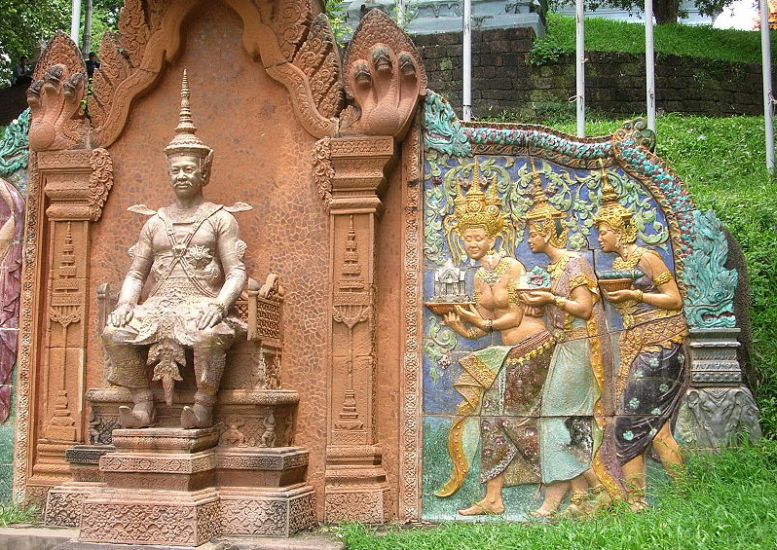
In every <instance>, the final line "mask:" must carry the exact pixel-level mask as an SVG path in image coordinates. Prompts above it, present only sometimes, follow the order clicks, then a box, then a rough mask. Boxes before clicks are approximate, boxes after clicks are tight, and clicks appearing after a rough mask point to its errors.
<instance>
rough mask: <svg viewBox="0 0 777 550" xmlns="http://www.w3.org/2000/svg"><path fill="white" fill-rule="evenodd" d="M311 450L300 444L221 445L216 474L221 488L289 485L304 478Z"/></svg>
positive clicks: (217, 450) (217, 452)
mask: <svg viewBox="0 0 777 550" xmlns="http://www.w3.org/2000/svg"><path fill="white" fill-rule="evenodd" d="M308 455H309V453H308V451H306V450H305V449H302V448H300V447H276V448H270V449H261V448H260V449H257V448H250V447H219V448H218V449H216V473H217V478H218V484H219V486H221V487H267V488H274V487H286V486H290V485H295V484H298V483H302V482H304V481H305V475H306V473H307V466H308Z"/></svg>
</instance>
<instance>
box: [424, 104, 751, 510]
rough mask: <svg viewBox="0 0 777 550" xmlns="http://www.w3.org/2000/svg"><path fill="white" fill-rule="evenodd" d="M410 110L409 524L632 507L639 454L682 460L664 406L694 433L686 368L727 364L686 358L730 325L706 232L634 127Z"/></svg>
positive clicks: (642, 464)
mask: <svg viewBox="0 0 777 550" xmlns="http://www.w3.org/2000/svg"><path fill="white" fill-rule="evenodd" d="M425 115H426V125H425V145H426V147H425V159H424V213H423V223H424V243H423V244H424V264H423V277H424V279H423V289H424V303H425V306H426V307H425V308H424V318H423V321H424V340H423V416H424V419H423V420H424V422H423V427H424V435H423V466H422V468H423V489H424V498H423V513H422V515H423V517H424V518H425V519H428V520H442V519H451V518H460V519H471V518H483V517H487V516H500V517H503V518H507V519H515V520H522V519H532V518H536V517H540V518H541V517H547V516H551V515H554V514H558V513H561V514H565V515H567V516H570V517H578V516H581V515H584V514H587V513H591V512H592V511H594V510H597V509H601V508H605V507H607V506H608V505H609V504H610V503H611V502H612V501H614V500H626V501H627V502H628V503H629V505H630V506H631V507H632V508H633V509H635V510H638V509H642V508H644V507H647V506H648V505H649V500H648V491H649V490H650V487H649V486H648V485H649V484H648V483H647V482H646V480H647V479H648V476H647V470H648V467H651V468H655V466H653V465H651V463H652V462H653V460H652V458H653V457H655V458H656V459H657V461H656V463H658V464H661V465H662V466H663V469H664V470H665V471H666V472H667V473H668V474H670V475H673V474H675V473H676V472H678V471H679V470H681V469H682V467H683V462H682V456H681V454H680V448H679V444H678V442H677V439H676V438H675V436H674V433H673V431H674V425H675V423H676V418H677V415H678V412H679V411H680V409H681V408H684V411H683V412H684V414H685V415H686V416H687V417H689V418H690V417H693V419H691V420H689V421H686V422H685V425H686V426H687V425H689V424H692V423H693V421H696V423H697V424H699V425H701V424H705V425H709V424H710V421H709V419H706V420H705V419H701V418H699V416H698V414H696V413H694V412H689V408H688V406H687V405H684V404H683V398H684V396H685V395H686V387H687V385H688V383H689V381H691V379H692V378H693V377H692V372H695V371H696V370H700V369H701V370H703V369H705V368H706V369H707V370H713V371H715V370H721V369H726V368H729V369H733V368H734V367H736V368H738V364H736V365H724V364H723V363H725V362H726V361H722V362H721V361H719V362H718V363H716V365H711V364H709V362H707V364H703V363H704V361H703V359H704V358H701V359H700V361H697V362H696V363H698V365H696V366H697V367H698V368H695V367H692V365H691V363H692V357H691V355H690V354H689V347H688V343H689V338H691V337H692V333H693V332H694V331H696V332H697V333H698V332H699V331H704V330H706V331H707V333H705V334H709V331H710V330H713V331H715V330H718V331H720V330H723V331H725V330H726V327H734V326H735V319H734V318H733V313H732V309H731V308H732V302H733V296H734V292H735V289H736V283H737V281H736V279H737V274H736V272H734V271H731V270H726V269H725V267H724V263H725V261H726V260H725V259H726V257H727V252H728V249H727V248H726V246H727V245H726V243H725V238H724V239H723V242H720V234H717V235H714V231H711V230H710V226H711V225H714V224H715V223H717V224H718V226H719V225H720V224H719V221H717V220H716V218H714V214H708V215H703V214H701V213H700V212H698V211H696V210H694V207H693V204H692V202H691V200H690V197H689V196H688V194H687V192H685V190H684V186H683V185H682V182H680V181H679V180H678V179H677V177H676V176H675V175H674V174H673V173H672V172H671V171H670V170H669V169H668V168H666V167H665V165H663V163H661V161H660V160H659V159H658V158H657V157H655V156H654V155H653V154H652V153H651V152H650V150H649V146H650V145H651V143H654V136H653V135H652V133H651V132H649V131H647V130H645V129H644V126H642V125H640V124H639V123H637V124H627V125H626V126H625V127H624V128H623V129H622V130H621V131H620V132H619V133H618V134H616V135H615V136H611V137H608V138H595V139H588V140H577V139H576V138H572V137H570V136H564V135H561V134H557V133H554V132H553V131H551V130H549V129H546V128H540V127H531V126H511V127H500V128H488V127H484V126H478V125H471V126H464V125H462V124H460V123H459V122H458V121H457V120H455V118H454V116H453V114H452V111H450V107H449V106H448V105H447V103H445V102H444V101H443V100H441V99H440V98H439V96H435V95H434V94H431V95H430V96H429V98H428V99H427V103H426V113H425ZM646 146H648V147H646ZM689 269H690V271H691V273H688V270H689ZM713 280H714V281H715V283H716V284H717V285H718V287H719V288H720V289H721V291H720V292H719V294H722V295H718V296H715V297H713V296H710V295H709V291H708V290H704V289H705V288H706V287H708V285H709V284H710V283H711V282H712V281H713ZM702 295H704V296H702ZM686 315H687V316H688V318H690V319H692V320H693V323H692V324H691V326H690V327H689V323H688V321H687V320H686ZM712 327H717V328H712ZM714 334H715V335H716V336H715V337H716V338H718V339H720V338H724V335H722V334H720V333H718V332H715V333H714ZM729 336H730V335H729ZM697 337H698V335H697ZM729 343H730V346H729V347H733V348H735V347H736V345H738V344H736V338H735V336H734V337H733V344H732V343H731V342H729ZM697 347H698V346H697ZM697 354H698V351H697ZM718 359H723V358H720V357H719V358H718ZM734 362H735V361H734ZM733 378H734V377H732V378H731V379H732V380H733ZM740 380H741V378H737V379H736V383H738V382H739V381H740ZM697 385H698V384H697ZM701 386H704V384H700V388H701V389H700V391H702V392H707V393H709V391H707V390H705V389H703V388H702V387H701ZM718 389H719V388H718ZM739 390H740V391H741V390H742V388H741V387H740V388H739ZM745 391H747V390H746V388H745ZM747 395H748V396H749V399H750V401H751V402H752V395H751V394H749V391H747ZM753 407H754V405H753ZM698 409H699V407H696V409H694V410H695V411H697V410H698ZM694 414H696V416H694ZM712 423H713V424H715V421H713V422H712ZM734 424H738V425H739V424H741V425H742V427H743V429H746V430H747V431H749V432H751V433H752V434H755V433H756V432H757V420H756V421H755V427H754V428H753V427H752V423H751V427H750V428H747V426H745V424H747V421H744V420H741V419H739V418H738V419H735V422H734ZM686 431H687V432H688V433H696V432H698V431H699V429H698V426H695V427H691V428H689V429H688V430H686ZM702 431H703V430H702ZM686 439H693V437H686ZM697 439H699V438H697ZM662 475H663V474H662Z"/></svg>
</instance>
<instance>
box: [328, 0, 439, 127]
mask: <svg viewBox="0 0 777 550" xmlns="http://www.w3.org/2000/svg"><path fill="white" fill-rule="evenodd" d="M344 78H345V89H346V92H347V93H348V96H349V98H353V100H354V101H355V103H356V107H353V106H352V107H349V108H348V109H347V110H346V111H345V112H344V113H343V120H342V123H341V133H342V134H349V135H352V134H365V135H379V136H394V137H396V138H399V139H401V138H402V137H404V134H405V133H406V132H407V129H408V127H409V126H410V123H411V121H412V118H413V113H414V112H415V109H416V107H417V105H418V101H419V98H421V97H423V96H424V95H426V82H427V81H426V73H425V72H424V69H423V63H422V61H421V57H420V55H419V54H418V51H417V50H416V49H415V46H414V45H413V43H412V41H411V40H410V38H408V36H407V35H406V34H405V33H404V32H402V30H401V29H400V28H399V27H397V26H396V25H395V24H394V22H393V21H392V20H391V19H390V18H389V17H388V16H387V15H386V14H384V13H383V12H382V11H380V10H371V11H370V12H369V13H368V14H367V15H366V16H365V17H364V19H362V22H361V24H360V25H359V28H358V29H356V32H355V33H354V37H353V42H352V43H351V46H350V47H349V48H348V52H347V54H346V62H345V71H344Z"/></svg>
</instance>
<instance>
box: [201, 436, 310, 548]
mask: <svg viewBox="0 0 777 550" xmlns="http://www.w3.org/2000/svg"><path fill="white" fill-rule="evenodd" d="M216 463H217V476H218V484H219V487H220V489H219V496H220V498H221V534H222V536H224V537H231V536H248V535H250V536H273V537H288V536H291V535H293V534H294V533H296V532H297V531H300V530H302V529H308V528H310V527H312V526H313V525H315V523H316V517H315V502H314V497H315V493H314V491H313V488H312V487H311V486H310V485H307V484H306V483H305V476H306V474H307V465H308V452H307V451H306V450H304V449H300V448H298V447H280V448H272V449H259V448H247V447H226V448H220V449H218V451H217V452H216Z"/></svg>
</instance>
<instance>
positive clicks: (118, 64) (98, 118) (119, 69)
mask: <svg viewBox="0 0 777 550" xmlns="http://www.w3.org/2000/svg"><path fill="white" fill-rule="evenodd" d="M125 9H126V8H125ZM121 52H122V46H121V42H120V39H119V35H118V34H116V33H112V32H107V33H105V35H104V36H103V39H102V42H101V43H100V69H99V70H97V71H95V73H94V78H93V79H92V94H91V95H90V96H89V99H88V105H89V118H91V119H92V125H93V127H95V128H102V127H103V126H104V125H105V124H106V122H107V117H108V114H109V112H110V107H111V101H112V100H113V94H114V93H115V90H116V87H117V86H118V85H119V84H120V83H122V82H124V81H125V80H126V79H127V78H128V77H129V76H130V74H131V72H132V66H131V65H130V61H129V59H128V58H127V57H126V56H125V55H123V54H122V53H121Z"/></svg>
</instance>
